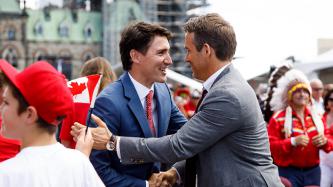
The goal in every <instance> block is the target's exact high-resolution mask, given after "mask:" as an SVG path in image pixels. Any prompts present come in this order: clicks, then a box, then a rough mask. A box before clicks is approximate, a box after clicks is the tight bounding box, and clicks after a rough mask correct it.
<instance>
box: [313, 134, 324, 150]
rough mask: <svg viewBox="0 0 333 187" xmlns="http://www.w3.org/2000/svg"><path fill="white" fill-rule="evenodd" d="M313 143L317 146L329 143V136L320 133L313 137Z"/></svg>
mask: <svg viewBox="0 0 333 187" xmlns="http://www.w3.org/2000/svg"><path fill="white" fill-rule="evenodd" d="M312 143H313V145H314V146H316V147H322V146H324V145H325V144H326V143H327V138H326V137H325V135H323V134H318V135H316V136H314V137H313V138H312Z"/></svg>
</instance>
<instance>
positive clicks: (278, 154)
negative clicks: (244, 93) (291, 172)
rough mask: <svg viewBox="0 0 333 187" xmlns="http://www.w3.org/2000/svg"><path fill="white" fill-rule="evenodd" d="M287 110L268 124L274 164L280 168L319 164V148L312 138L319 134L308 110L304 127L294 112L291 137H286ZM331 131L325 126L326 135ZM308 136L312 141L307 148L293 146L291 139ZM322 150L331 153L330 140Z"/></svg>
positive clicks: (305, 166) (305, 114)
mask: <svg viewBox="0 0 333 187" xmlns="http://www.w3.org/2000/svg"><path fill="white" fill-rule="evenodd" d="M285 116H286V110H283V111H279V112H277V113H275V114H274V115H273V116H272V118H271V120H270V122H269V124H268V135H269V141H270V148H271V152H272V157H273V160H274V163H275V164H276V165H277V166H279V167H289V166H292V167H297V168H310V167H314V166H317V165H318V164H319V148H317V147H315V146H314V145H313V144H312V137H314V136H316V135H317V134H318V131H317V128H316V126H315V124H314V122H313V119H312V116H311V112H310V110H309V109H308V108H305V110H304V125H303V124H302V122H301V119H300V118H299V117H298V115H297V114H296V113H295V112H294V111H292V128H291V134H290V136H289V137H285V134H286V133H285V131H284V130H285V129H284V123H285ZM328 133H329V131H328V130H327V129H326V127H325V125H324V134H325V136H327V135H328ZM304 134H305V135H307V136H308V137H309V139H310V141H309V143H308V145H307V146H306V147H301V146H298V147H295V146H293V145H292V144H291V138H292V137H297V136H299V135H304ZM320 149H323V150H324V151H325V152H329V151H331V150H332V149H333V142H332V141H331V140H330V139H329V140H328V142H327V144H325V145H324V146H323V147H321V148H320Z"/></svg>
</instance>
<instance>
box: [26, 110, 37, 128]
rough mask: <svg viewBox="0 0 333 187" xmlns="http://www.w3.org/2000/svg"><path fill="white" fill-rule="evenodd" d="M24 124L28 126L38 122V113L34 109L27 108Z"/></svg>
mask: <svg viewBox="0 0 333 187" xmlns="http://www.w3.org/2000/svg"><path fill="white" fill-rule="evenodd" d="M24 115H25V117H26V122H27V123H29V124H34V123H35V122H36V121H37V120H38V113H37V110H36V108H35V107H33V106H28V108H27V110H26V111H25V114H24Z"/></svg>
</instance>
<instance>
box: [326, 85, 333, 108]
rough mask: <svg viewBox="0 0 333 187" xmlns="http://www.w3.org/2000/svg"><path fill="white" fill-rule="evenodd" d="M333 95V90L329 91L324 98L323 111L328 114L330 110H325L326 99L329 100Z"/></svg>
mask: <svg viewBox="0 0 333 187" xmlns="http://www.w3.org/2000/svg"><path fill="white" fill-rule="evenodd" d="M332 93H333V89H331V90H328V91H327V93H326V95H325V97H324V108H325V111H326V112H329V111H330V109H329V108H327V105H328V99H329V98H330V96H331V94H332Z"/></svg>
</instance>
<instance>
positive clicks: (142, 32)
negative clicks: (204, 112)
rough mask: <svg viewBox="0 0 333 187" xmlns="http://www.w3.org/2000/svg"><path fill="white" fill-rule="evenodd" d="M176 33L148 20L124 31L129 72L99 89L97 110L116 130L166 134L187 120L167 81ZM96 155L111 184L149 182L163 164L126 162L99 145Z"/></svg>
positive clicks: (124, 61)
mask: <svg viewBox="0 0 333 187" xmlns="http://www.w3.org/2000/svg"><path fill="white" fill-rule="evenodd" d="M170 37H171V33H170V32H169V31H168V30H167V29H165V28H163V27H161V26H158V25H153V24H147V23H144V22H139V23H135V24H132V25H130V26H128V27H127V28H126V29H125V30H124V31H123V32H122V35H121V41H120V43H119V47H120V53H121V60H122V64H123V69H124V70H125V73H124V74H123V75H122V76H121V77H120V78H119V80H118V81H116V82H114V83H112V84H110V85H109V86H108V87H107V88H105V89H104V90H103V91H102V92H101V93H100V94H99V96H98V97H97V99H96V103H95V109H94V111H93V114H95V115H96V116H98V117H100V118H101V119H102V120H103V121H104V122H105V123H106V124H107V127H108V129H109V130H110V131H111V132H112V133H113V134H115V135H120V136H134V137H145V138H149V137H161V136H165V135H167V134H173V133H175V132H176V131H177V130H178V129H179V128H180V127H181V126H182V125H183V124H184V123H185V122H186V119H185V117H184V116H183V115H182V113H181V112H180V111H179V110H178V108H177V107H176V105H175V103H174V102H173V100H172V97H171V96H170V90H169V89H168V86H167V85H166V83H165V81H166V69H167V68H168V66H169V65H171V64H172V60H171V57H170V54H169V49H170V46H169V41H168V40H169V39H170ZM149 93H150V96H151V97H152V100H150V101H148V100H147V99H146V97H147V95H149ZM151 97H150V98H151ZM151 104H152V105H151ZM148 105H149V106H148ZM148 110H149V111H148ZM108 149H110V148H109V147H108ZM90 160H91V162H92V164H93V165H94V167H95V169H96V171H97V172H98V174H99V176H100V177H101V179H102V180H103V182H104V183H105V185H106V186H117V187H122V186H131V187H133V186H137V187H145V186H148V185H149V182H148V180H149V178H150V176H151V175H152V173H154V172H158V171H159V167H160V166H159V165H160V164H159V163H152V162H151V163H145V164H139V165H134V164H133V165H123V164H122V163H120V161H119V159H118V157H117V155H116V153H114V152H111V151H108V150H103V151H97V150H93V151H92V153H91V156H90Z"/></svg>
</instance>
